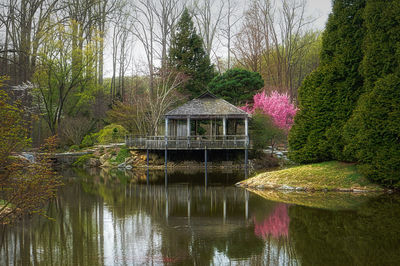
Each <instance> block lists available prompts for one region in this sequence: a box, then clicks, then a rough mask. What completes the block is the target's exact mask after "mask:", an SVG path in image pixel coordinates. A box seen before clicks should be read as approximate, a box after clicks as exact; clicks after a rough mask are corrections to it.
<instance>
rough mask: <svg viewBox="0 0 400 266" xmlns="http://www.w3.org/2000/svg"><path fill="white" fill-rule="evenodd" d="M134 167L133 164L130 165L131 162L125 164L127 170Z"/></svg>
mask: <svg viewBox="0 0 400 266" xmlns="http://www.w3.org/2000/svg"><path fill="white" fill-rule="evenodd" d="M132 168H133V167H132V165H130V164H127V165H125V169H126V170H132Z"/></svg>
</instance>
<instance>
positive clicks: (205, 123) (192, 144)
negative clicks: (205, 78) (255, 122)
mask: <svg viewBox="0 0 400 266" xmlns="http://www.w3.org/2000/svg"><path fill="white" fill-rule="evenodd" d="M248 119H249V114H248V113H246V112H245V111H243V110H241V109H239V108H237V107H236V106H234V105H232V104H230V103H229V102H227V101H225V100H223V99H219V98H217V97H216V96H214V95H212V94H211V93H209V92H207V93H204V94H202V95H200V96H199V97H197V98H195V99H193V100H191V101H189V102H187V103H185V104H183V105H181V106H179V107H177V108H176V109H174V110H171V111H169V112H168V113H167V114H165V135H164V136H146V137H140V138H139V137H137V138H133V137H128V138H127V141H126V142H127V145H128V146H130V147H133V148H138V149H143V148H144V149H176V150H191V149H205V148H206V149H247V148H248V145H249V141H248Z"/></svg>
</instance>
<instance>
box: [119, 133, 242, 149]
mask: <svg viewBox="0 0 400 266" xmlns="http://www.w3.org/2000/svg"><path fill="white" fill-rule="evenodd" d="M125 143H126V145H127V146H128V147H133V148H137V149H154V150H163V149H165V148H166V147H167V148H168V149H177V150H186V149H189V150H190V149H206V148H207V149H245V148H249V146H250V143H249V139H248V137H246V136H245V135H234V136H232V135H230V136H212V137H211V136H190V137H176V136H168V137H165V136H133V135H127V136H126V137H125Z"/></svg>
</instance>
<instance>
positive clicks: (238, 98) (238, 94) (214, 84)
mask: <svg viewBox="0 0 400 266" xmlns="http://www.w3.org/2000/svg"><path fill="white" fill-rule="evenodd" d="M263 86H264V81H263V79H262V78H261V75H260V74H259V73H257V72H251V71H248V70H245V69H238V68H235V69H230V70H228V71H226V72H225V73H224V74H222V75H219V76H217V77H215V78H214V79H213V80H212V81H211V82H210V83H209V84H208V88H209V90H210V91H211V92H212V93H213V94H215V95H216V96H218V97H221V98H223V99H225V100H227V101H228V102H230V103H232V104H235V105H244V104H245V103H246V102H247V101H251V100H252V98H253V95H254V94H255V93H256V92H257V91H258V90H260V89H261V88H262V87H263Z"/></svg>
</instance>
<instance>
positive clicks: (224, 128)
mask: <svg viewBox="0 0 400 266" xmlns="http://www.w3.org/2000/svg"><path fill="white" fill-rule="evenodd" d="M222 134H223V135H224V138H225V136H226V117H224V118H222Z"/></svg>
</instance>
